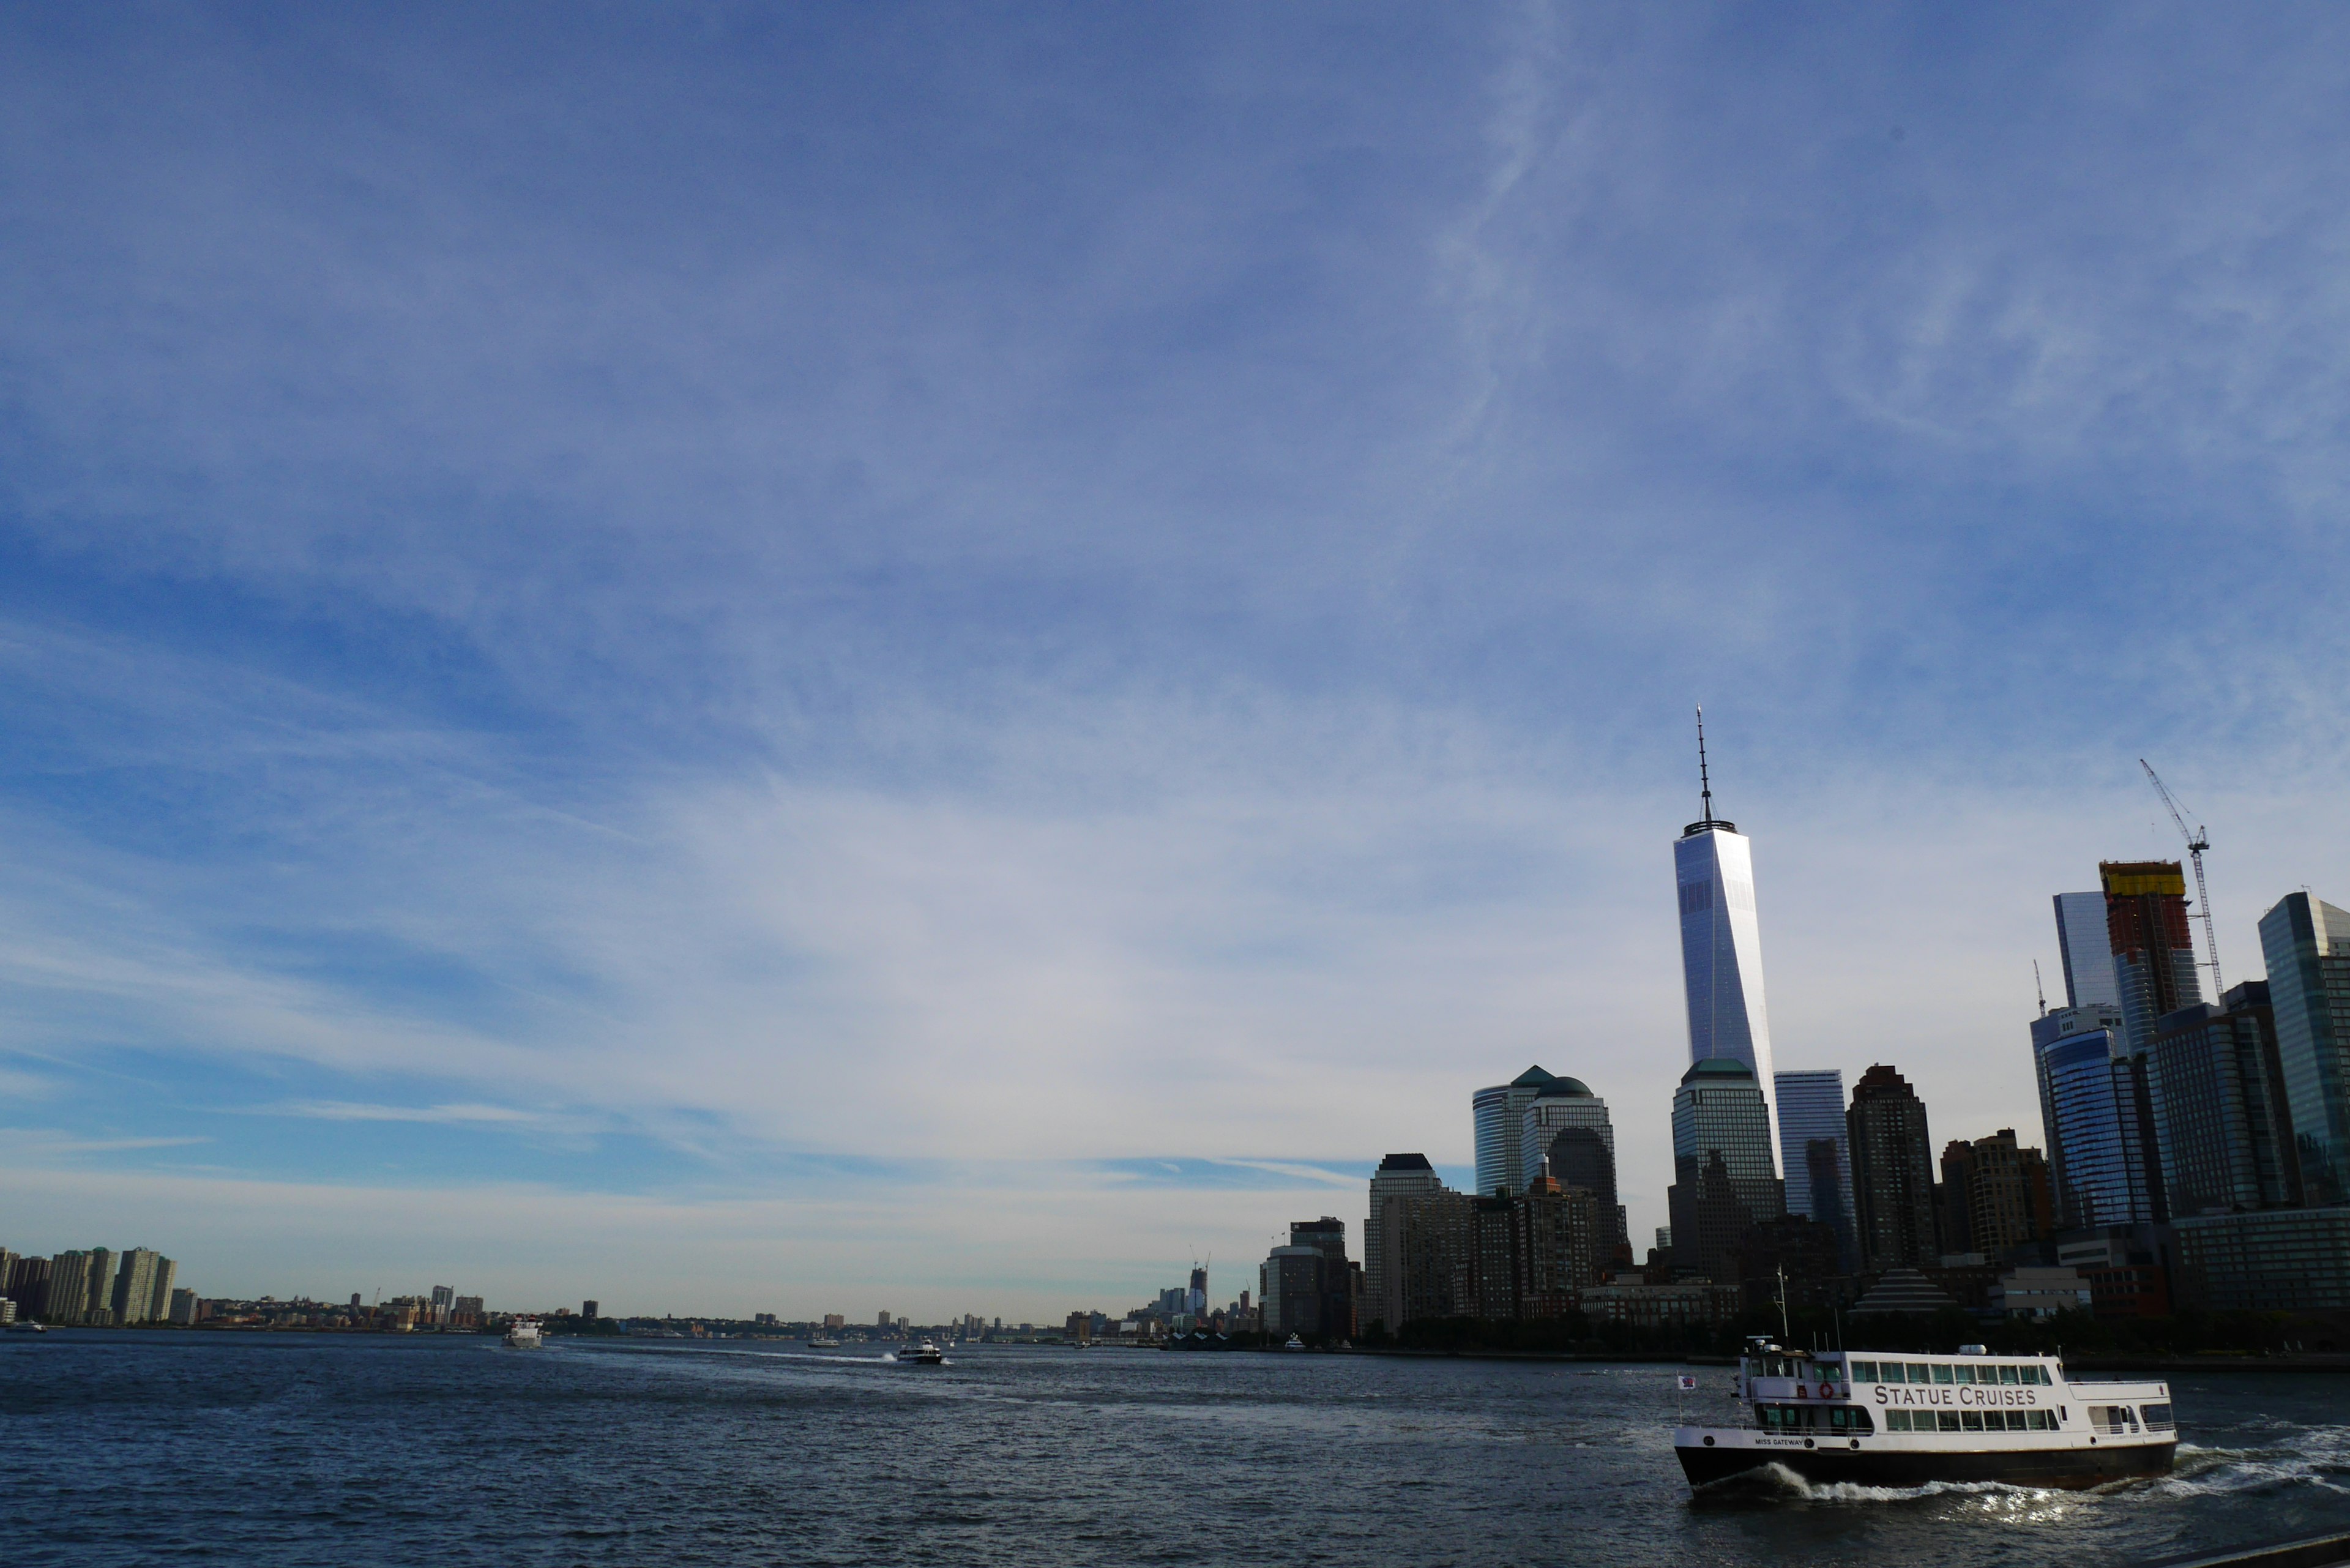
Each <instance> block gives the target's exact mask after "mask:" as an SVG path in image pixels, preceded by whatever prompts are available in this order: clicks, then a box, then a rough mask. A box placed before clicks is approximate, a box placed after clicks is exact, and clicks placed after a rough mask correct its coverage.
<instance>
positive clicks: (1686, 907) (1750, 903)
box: [1673, 711, 1779, 1176]
mask: <svg viewBox="0 0 2350 1568" xmlns="http://www.w3.org/2000/svg"><path fill="white" fill-rule="evenodd" d="M1698 784H1699V798H1700V801H1701V803H1702V805H1703V814H1702V815H1700V817H1699V819H1698V820H1697V821H1695V822H1692V823H1690V825H1689V826H1687V827H1685V828H1683V829H1682V830H1681V836H1680V837H1679V840H1678V841H1676V842H1675V844H1674V845H1673V877H1674V881H1675V883H1676V885H1677V886H1678V888H1679V898H1680V916H1681V982H1682V989H1683V992H1684V996H1685V1000H1686V1002H1687V1004H1688V1008H1689V1042H1690V1062H1691V1063H1692V1064H1695V1063H1700V1062H1709V1061H1713V1060H1715V1059H1717V1058H1722V1059H1728V1060H1731V1061H1735V1062H1742V1063H1744V1064H1746V1066H1747V1068H1748V1070H1749V1071H1750V1072H1752V1075H1753V1076H1754V1083H1755V1086H1756V1087H1757V1088H1758V1089H1760V1090H1761V1092H1762V1095H1763V1116H1764V1120H1765V1123H1766V1126H1767V1127H1776V1126H1777V1125H1778V1110H1777V1106H1776V1105H1775V1104H1774V1103H1773V1101H1774V1098H1775V1096H1776V1095H1777V1093H1778V1090H1777V1086H1776V1084H1775V1082H1774V1080H1773V1070H1772V1065H1771V1024H1770V1021H1769V1016H1768V1013H1767V1012H1766V1010H1765V1008H1764V1006H1763V929H1762V927H1761V925H1760V924H1759V923H1758V922H1757V919H1756V917H1755V912H1754V857H1753V853H1752V846H1751V845H1750V844H1749V843H1748V842H1747V840H1746V838H1745V836H1743V835H1742V834H1741V833H1740V832H1739V831H1738V825H1737V824H1736V823H1734V822H1725V821H1723V820H1722V819H1721V818H1719V817H1717V816H1715V815H1713V784H1712V779H1711V774H1709V773H1708V771H1707V764H1706V760H1705V715H1704V713H1703V711H1700V712H1699V714H1698ZM1763 1158H1765V1159H1767V1160H1769V1161H1770V1162H1771V1166H1772V1170H1771V1174H1772V1175H1773V1176H1776V1175H1778V1174H1779V1170H1778V1150H1777V1148H1776V1147H1775V1138H1774V1139H1773V1140H1772V1141H1768V1142H1766V1144H1765V1147H1764V1150H1763Z"/></svg>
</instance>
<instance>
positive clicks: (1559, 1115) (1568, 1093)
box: [1511, 1078, 1616, 1192]
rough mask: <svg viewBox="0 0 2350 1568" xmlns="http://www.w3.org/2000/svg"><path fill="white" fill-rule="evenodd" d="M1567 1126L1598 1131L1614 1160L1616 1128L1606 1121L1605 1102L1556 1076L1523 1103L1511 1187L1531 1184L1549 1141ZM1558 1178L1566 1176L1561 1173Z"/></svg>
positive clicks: (1581, 1086) (1538, 1171) (1563, 1178)
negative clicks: (1524, 1110) (1531, 1101)
mask: <svg viewBox="0 0 2350 1568" xmlns="http://www.w3.org/2000/svg"><path fill="white" fill-rule="evenodd" d="M1569 1127H1588V1128H1589V1129H1591V1130H1592V1131H1593V1132H1596V1133H1597V1134H1598V1135H1599V1140H1600V1141H1601V1142H1602V1143H1604V1144H1606V1145H1607V1157H1608V1159H1609V1160H1610V1161H1611V1162H1613V1160H1614V1159H1615V1157H1616V1129H1615V1127H1612V1126H1610V1125H1609V1123H1608V1120H1607V1101H1605V1100H1603V1099H1601V1098H1600V1097H1599V1096H1596V1095H1595V1094H1593V1093H1592V1092H1591V1091H1590V1090H1589V1089H1587V1088H1585V1087H1584V1086H1583V1085H1582V1084H1580V1083H1578V1082H1577V1081H1575V1079H1573V1078H1556V1079H1554V1080H1552V1082H1551V1084H1550V1086H1549V1087H1547V1088H1545V1089H1544V1090H1543V1092H1542V1093H1541V1094H1540V1095H1538V1096H1535V1097H1534V1101H1533V1103H1532V1104H1530V1105H1529V1106H1526V1113H1525V1116H1524V1118H1523V1121H1522V1122H1521V1124H1520V1126H1519V1128H1518V1147H1519V1149H1520V1150H1521V1153H1520V1156H1519V1162H1518V1171H1517V1179H1516V1180H1515V1181H1513V1182H1512V1183H1511V1186H1512V1187H1513V1188H1514V1189H1516V1190H1517V1191H1520V1192H1523V1191H1524V1190H1525V1189H1527V1188H1528V1187H1530V1186H1532V1185H1533V1183H1534V1178H1535V1177H1537V1176H1540V1175H1541V1174H1542V1162H1543V1158H1544V1156H1545V1155H1547V1154H1549V1153H1550V1146H1551V1141H1552V1140H1553V1139H1554V1138H1555V1137H1558V1135H1559V1134H1560V1133H1563V1132H1565V1130H1566V1129H1567V1128H1569ZM1553 1174H1554V1175H1555V1174H1556V1172H1553ZM1559 1179H1560V1180H1561V1181H1564V1180H1565V1177H1563V1176H1562V1177H1560V1178H1559Z"/></svg>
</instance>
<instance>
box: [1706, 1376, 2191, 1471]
mask: <svg viewBox="0 0 2350 1568" xmlns="http://www.w3.org/2000/svg"><path fill="white" fill-rule="evenodd" d="M1692 1381H1693V1380H1692V1379H1684V1380H1683V1386H1684V1387H1686V1386H1689V1385H1690V1382H1692ZM1737 1392H1738V1403H1739V1407H1740V1408H1739V1419H1738V1420H1737V1422H1736V1423H1735V1424H1732V1425H1724V1426H1719V1427H1704V1426H1697V1427H1677V1428H1674V1431H1673V1449H1674V1451H1675V1452H1677V1453H1678V1454H1679V1455H1680V1460H1681V1469H1682V1471H1683V1472H1684V1473H1685V1474H1686V1475H1688V1477H1689V1479H1690V1485H1692V1486H1705V1485H1708V1484H1710V1483H1711V1482H1714V1481H1718V1480H1725V1479H1727V1478H1728V1477H1731V1476H1734V1475H1741V1474H1744V1473H1746V1472H1748V1471H1751V1470H1758V1469H1763V1468H1764V1467H1766V1466H1769V1465H1774V1464H1775V1465H1781V1466H1783V1467H1785V1468H1786V1469H1790V1470H1793V1471H1794V1473H1795V1474H1797V1475H1799V1476H1801V1477H1803V1478H1804V1480H1808V1481H1814V1482H1835V1481H1852V1482H1855V1483H1857V1484H1860V1485H1864V1486H1894V1487H1905V1486H1921V1485H1924V1484H1925V1483H1926V1482H1928V1481H1938V1480H1942V1481H2005V1482H2008V1483H2011V1484H2012V1485H2017V1486H2044V1487H2088V1486H2096V1485H2098V1484H2100V1483H2102V1482H2105V1481H2109V1480H2117V1479H2119V1478H2122V1477H2125V1476H2139V1475H2160V1474H2163V1473H2165V1472H2167V1471H2168V1470H2169V1469H2170V1468H2171V1463H2172V1459H2173V1458H2174V1456H2175V1455H2176V1454H2177V1452H2178V1428H2177V1426H2176V1424H2175V1422H2174V1421H2173V1418H2172V1416H2171V1407H2170V1386H2169V1385H2168V1384H2167V1383H2159V1382H2151V1381H2147V1382H2129V1383H2079V1382H2074V1381H2073V1380H2072V1379H2070V1378H2068V1377H2067V1376H2065V1375H2064V1366H2063V1364H2062V1363H2060V1362H2059V1361H2057V1360H2056V1358H2055V1357H2054V1356H2047V1355H2035V1356H2008V1355H1999V1356H1995V1355H1990V1354H1988V1353H1987V1352H1985V1350H1984V1349H1983V1347H1982V1346H1981V1345H1965V1346H1962V1347H1960V1352H1959V1354H1958V1355H1955V1356H1950V1355H1914V1354H1911V1353H1906V1352H1905V1353H1900V1354H1898V1355H1897V1354H1896V1353H1893V1352H1887V1351H1859V1350H1856V1351H1852V1352H1849V1353H1846V1352H1844V1351H1795V1350H1786V1349H1783V1348H1782V1347H1780V1346H1779V1345H1775V1344H1773V1342H1771V1341H1769V1340H1767V1339H1757V1340H1750V1341H1748V1343H1747V1349H1746V1354H1745V1355H1743V1356H1742V1357H1741V1358H1740V1360H1739V1363H1738V1386H1737Z"/></svg>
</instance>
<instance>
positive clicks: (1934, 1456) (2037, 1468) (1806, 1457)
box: [1673, 1442, 2178, 1490]
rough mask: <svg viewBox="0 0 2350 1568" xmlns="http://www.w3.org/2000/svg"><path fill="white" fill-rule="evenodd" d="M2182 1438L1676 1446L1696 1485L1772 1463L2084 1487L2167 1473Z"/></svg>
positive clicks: (1876, 1474)
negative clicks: (2028, 1444)
mask: <svg viewBox="0 0 2350 1568" xmlns="http://www.w3.org/2000/svg"><path fill="white" fill-rule="evenodd" d="M1673 1451H1674V1452H1676V1453H1678V1454H1679V1455H1680V1459H1681V1471H1682V1473H1683V1474H1685V1475H1687V1476H1688V1477H1689V1480H1690V1485H1691V1486H1699V1487H1702V1486H1711V1485H1712V1484H1713V1483H1715V1482H1717V1481H1723V1480H1729V1479H1730V1478H1731V1477H1732V1476H1738V1475H1745V1474H1748V1473H1750V1472H1752V1471H1755V1470H1759V1469H1763V1468H1764V1467H1765V1466H1768V1465H1783V1466H1784V1467H1785V1468H1786V1469H1790V1470H1793V1471H1794V1473H1795V1474H1797V1475H1799V1476H1801V1477H1803V1478H1804V1480H1807V1481H1810V1482H1811V1483H1812V1484H1814V1486H1834V1485H1836V1484H1839V1483H1843V1484H1848V1485H1852V1486H1876V1487H1896V1488H1901V1487H1918V1486H1925V1485H1928V1484H1929V1483H1931V1482H1934V1481H1977V1482H1981V1481H2000V1482H2004V1483H2006V1484H2007V1485H2010V1486H2026V1487H2057V1488H2064V1489H2071V1490H2078V1489H2080V1488H2082V1487H2092V1486H2103V1485H2104V1484H2106V1482H2107V1481H2116V1480H2127V1479H2129V1478H2130V1477H2132V1476H2150V1475H2167V1474H2168V1473H2169V1471H2170V1469H2171V1466H2172V1463H2173V1461H2174V1459H2176V1457H2177V1454H2178V1444H2177V1443H2176V1442H2168V1443H2116V1444H2112V1445H2110V1446H2100V1447H2097V1448H2082V1449H2075V1448H2064V1449H1974V1450H1971V1451H1970V1450H1960V1449H1952V1450H1947V1451H1938V1450H1929V1449H1895V1448H1882V1449H1869V1448H1866V1447H1863V1448H1859V1449H1854V1448H1849V1447H1836V1448H1829V1447H1827V1446H1826V1445H1825V1444H1823V1445H1822V1446H1820V1447H1818V1448H1814V1449H1794V1448H1771V1449H1755V1448H1749V1447H1745V1446H1743V1445H1740V1446H1736V1447H1715V1448H1705V1447H1703V1446H1701V1445H1697V1444H1690V1445H1687V1446H1679V1445H1677V1446H1676V1447H1675V1449H1674V1450H1673Z"/></svg>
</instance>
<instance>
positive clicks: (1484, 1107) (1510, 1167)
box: [1469, 1066, 1551, 1198]
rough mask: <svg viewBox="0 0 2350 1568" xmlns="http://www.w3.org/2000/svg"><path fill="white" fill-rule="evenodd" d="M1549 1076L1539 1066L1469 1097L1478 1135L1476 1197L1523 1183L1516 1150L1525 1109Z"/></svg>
mask: <svg viewBox="0 0 2350 1568" xmlns="http://www.w3.org/2000/svg"><path fill="white" fill-rule="evenodd" d="M1550 1081H1551V1076H1550V1075H1549V1074H1548V1073H1545V1072H1544V1071H1543V1070H1542V1068H1540V1067H1539V1066H1534V1067H1529V1068H1527V1069H1526V1070H1525V1071H1524V1072H1523V1073H1521V1074H1519V1075H1517V1076H1516V1077H1514V1078H1513V1079H1511V1080H1510V1081H1509V1082H1508V1083H1506V1084H1496V1085H1493V1086H1492V1087H1491V1088H1487V1089H1480V1090H1478V1091H1477V1092H1476V1093H1475V1094H1474V1095H1472V1096H1470V1100H1469V1108H1470V1116H1471V1119H1472V1120H1473V1122H1474V1124H1475V1129H1476V1134H1477V1196H1478V1197H1480V1198H1491V1197H1492V1196H1494V1195H1495V1194H1496V1193H1498V1192H1500V1191H1502V1190H1503V1189H1505V1188H1507V1189H1515V1188H1516V1187H1518V1186H1519V1185H1520V1184H1521V1183H1522V1181H1523V1172H1524V1169H1525V1165H1526V1160H1525V1157H1524V1153H1523V1150H1522V1149H1521V1148H1520V1147H1519V1142H1518V1140H1519V1135H1520V1133H1521V1131H1522V1130H1523V1127H1524V1126H1525V1119H1526V1107H1527V1106H1530V1105H1532V1104H1534V1096H1536V1095H1538V1094H1540V1093H1542V1091H1543V1088H1544V1085H1547V1084H1549V1083H1550Z"/></svg>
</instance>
